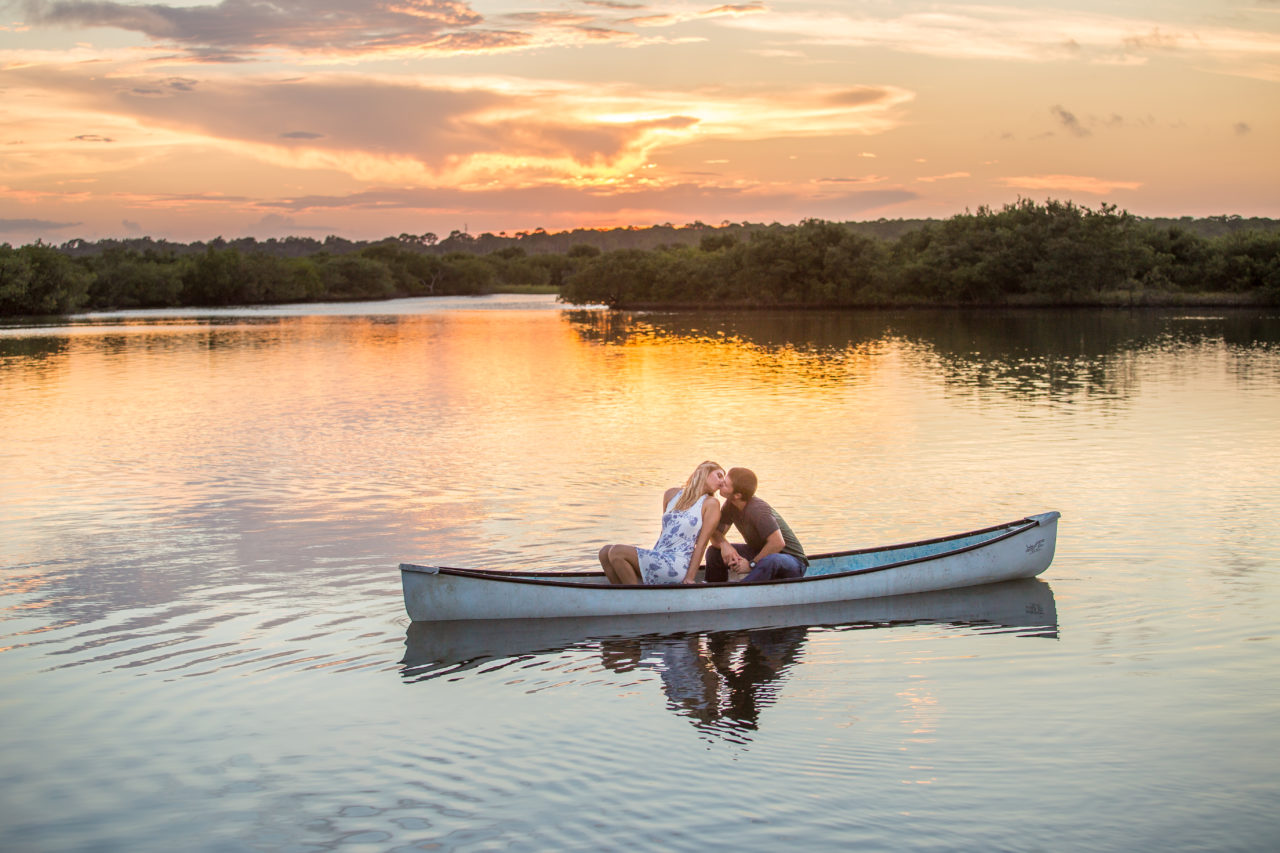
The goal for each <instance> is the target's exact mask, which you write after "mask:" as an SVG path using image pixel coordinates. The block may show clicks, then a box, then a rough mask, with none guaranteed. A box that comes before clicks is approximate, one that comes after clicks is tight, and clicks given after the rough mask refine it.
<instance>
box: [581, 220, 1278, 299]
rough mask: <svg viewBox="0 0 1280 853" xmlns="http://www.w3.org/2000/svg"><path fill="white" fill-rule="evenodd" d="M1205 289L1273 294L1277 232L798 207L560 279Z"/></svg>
mask: <svg viewBox="0 0 1280 853" xmlns="http://www.w3.org/2000/svg"><path fill="white" fill-rule="evenodd" d="M1205 294H1215V295H1217V297H1218V299H1219V300H1220V301H1223V300H1225V301H1237V302H1246V301H1255V302H1272V303H1274V302H1280V232H1277V231H1252V230H1238V231H1227V232H1226V233H1224V234H1222V235H1221V236H1217V237H1203V236H1200V235H1199V234H1197V233H1195V232H1193V231H1190V230H1187V229H1184V228H1182V227H1180V226H1178V225H1167V226H1159V225H1153V224H1151V223H1147V222H1143V221H1141V220H1138V219H1137V218H1135V217H1133V216H1131V215H1129V214H1127V213H1124V212H1119V211H1117V210H1116V208H1115V207H1113V206H1108V205H1104V206H1103V207H1102V208H1101V209H1099V210H1096V211H1095V210H1090V209H1088V208H1085V207H1080V206H1077V205H1075V204H1071V203H1069V202H1056V201H1050V202H1048V203H1046V204H1043V205H1041V204H1036V203H1033V202H1031V201H1022V202H1019V203H1017V204H1013V205H1008V206H1006V207H1005V208H1004V209H1003V210H1000V211H992V210H989V209H986V208H981V209H979V210H978V212H977V213H974V214H969V213H966V214H963V215H960V216H955V217H952V218H951V219H948V220H946V221H943V222H936V223H931V224H928V225H926V226H924V227H922V228H919V229H915V230H912V231H909V232H907V233H904V234H902V235H901V236H900V237H898V238H897V239H896V240H893V241H883V240H876V239H873V238H871V237H867V236H865V235H863V234H860V233H858V232H857V231H855V230H853V229H850V228H848V227H846V226H844V225H839V224H835V223H831V222H823V221H819V220H809V221H806V222H804V223H802V224H801V225H800V226H798V227H796V228H791V229H786V230H768V231H760V232H756V233H753V234H752V235H751V236H750V238H749V239H748V240H746V241H745V242H737V241H733V240H725V239H721V238H719V237H716V236H709V237H708V238H705V239H704V240H703V241H702V243H701V245H699V246H698V247H696V248H695V247H688V246H677V247H668V248H666V249H662V250H656V251H652V252H638V251H635V250H620V251H615V252H606V253H603V254H601V255H600V256H598V257H596V258H594V259H592V260H591V261H590V262H589V263H586V264H584V265H583V267H582V268H581V269H580V270H578V271H577V272H576V273H574V274H573V275H572V276H570V278H569V279H568V281H567V283H566V286H565V287H564V288H563V289H562V290H561V297H562V298H563V299H565V300H566V301H569V302H574V303H589V302H604V303H607V304H610V305H615V306H643V305H710V304H719V305H744V306H746V305H758V306H767V305H778V306H792V305H794V306H800V305H804V306H860V305H913V304H914V305H1005V304H1042V305H1043V304H1151V303H1156V302H1176V301H1188V300H1190V299H1192V298H1201V299H1203V298H1204V295H1205ZM1206 301H1208V300H1206Z"/></svg>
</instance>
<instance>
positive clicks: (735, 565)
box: [723, 548, 751, 575]
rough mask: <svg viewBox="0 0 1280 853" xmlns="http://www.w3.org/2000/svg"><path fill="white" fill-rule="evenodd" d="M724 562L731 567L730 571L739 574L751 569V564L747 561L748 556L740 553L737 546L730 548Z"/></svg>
mask: <svg viewBox="0 0 1280 853" xmlns="http://www.w3.org/2000/svg"><path fill="white" fill-rule="evenodd" d="M723 556H724V562H725V565H726V566H728V567H729V571H731V572H734V573H736V574H739V575H745V574H746V573H747V572H749V571H751V564H750V563H749V562H747V558H746V557H744V556H742V555H741V554H739V553H738V549H737V548H733V549H731V550H730V553H729V554H725V555H723Z"/></svg>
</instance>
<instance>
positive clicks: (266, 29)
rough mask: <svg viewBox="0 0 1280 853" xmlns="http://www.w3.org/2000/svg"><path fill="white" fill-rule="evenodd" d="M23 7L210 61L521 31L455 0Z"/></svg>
mask: <svg viewBox="0 0 1280 853" xmlns="http://www.w3.org/2000/svg"><path fill="white" fill-rule="evenodd" d="M24 9H25V12H26V18H27V23H29V24H34V25H38V26H66V27H114V28H117V29H123V30H129V31H132V32H138V33H141V34H143V35H145V36H147V37H148V38H151V39H154V40H156V41H159V42H164V43H171V44H176V45H181V46H183V47H186V48H188V49H189V50H191V51H192V52H193V53H194V54H196V55H198V56H200V57H201V58H203V59H206V60H208V61H227V60H233V59H236V58H238V54H240V53H244V52H253V51H257V50H262V49H266V48H272V47H280V48H288V49H293V50H298V51H302V52H315V51H336V52H349V51H361V50H369V49H379V48H393V47H410V48H428V49H437V50H444V49H474V48H476V47H494V46H501V45H505V44H509V43H520V42H522V41H523V40H524V39H525V38H526V37H525V36H524V35H522V34H519V33H502V32H476V31H474V30H473V28H475V27H477V26H479V25H480V24H482V23H483V21H484V19H483V18H482V17H481V16H480V15H479V14H477V13H475V12H473V11H472V10H471V9H470V7H469V6H468V5H467V4H466V3H464V2H458V0H399V2H396V3H387V2H380V0H221V2H218V3H217V4H208V5H202V6H170V5H164V4H160V3H155V4H148V5H145V6H138V5H132V4H128V3H118V2H110V0H101V1H100V0H28V2H26V3H25V4H24Z"/></svg>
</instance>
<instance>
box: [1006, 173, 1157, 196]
mask: <svg viewBox="0 0 1280 853" xmlns="http://www.w3.org/2000/svg"><path fill="white" fill-rule="evenodd" d="M1000 183H1001V184H1003V185H1004V186H1006V187H1017V188H1019V189H1027V190H1065V191H1067V192H1080V193H1087V194H1089V195H1107V194H1109V193H1112V192H1115V191H1116V190H1136V189H1138V188H1140V187H1141V186H1142V184H1141V183H1139V182H1137V181H1110V180H1107V179H1105V178H1091V177H1087V176H1083V175H1025V176H1022V177H1016V178H1001V179H1000Z"/></svg>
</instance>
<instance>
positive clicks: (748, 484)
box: [729, 468, 759, 501]
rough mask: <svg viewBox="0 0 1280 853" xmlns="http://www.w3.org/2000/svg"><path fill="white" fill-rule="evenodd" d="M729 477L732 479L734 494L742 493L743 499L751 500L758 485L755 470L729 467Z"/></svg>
mask: <svg viewBox="0 0 1280 853" xmlns="http://www.w3.org/2000/svg"><path fill="white" fill-rule="evenodd" d="M729 479H730V480H732V481H733V491H734V494H738V495H742V499H743V500H744V501H749V500H751V498H752V497H753V496H754V495H755V493H756V486H758V485H759V481H758V480H756V472H755V471H752V470H751V469H750V468H730V469H729Z"/></svg>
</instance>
